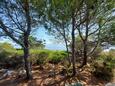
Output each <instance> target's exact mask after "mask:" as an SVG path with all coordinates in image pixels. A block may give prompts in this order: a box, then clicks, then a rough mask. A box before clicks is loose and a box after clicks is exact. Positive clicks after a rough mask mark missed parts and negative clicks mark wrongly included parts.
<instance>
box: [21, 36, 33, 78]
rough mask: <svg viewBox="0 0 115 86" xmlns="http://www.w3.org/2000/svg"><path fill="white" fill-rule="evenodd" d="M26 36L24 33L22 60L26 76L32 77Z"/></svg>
mask: <svg viewBox="0 0 115 86" xmlns="http://www.w3.org/2000/svg"><path fill="white" fill-rule="evenodd" d="M28 44H29V43H28V36H27V35H24V45H25V47H24V49H23V51H24V62H25V70H26V78H27V79H32V72H31V65H30V62H29V61H28V58H29V48H28Z"/></svg>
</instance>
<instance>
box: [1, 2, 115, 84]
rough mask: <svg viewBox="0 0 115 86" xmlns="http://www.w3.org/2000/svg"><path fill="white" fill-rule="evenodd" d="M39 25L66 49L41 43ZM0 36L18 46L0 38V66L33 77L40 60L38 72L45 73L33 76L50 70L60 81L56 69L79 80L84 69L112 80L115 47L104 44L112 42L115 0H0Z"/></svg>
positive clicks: (114, 39) (113, 42) (101, 77)
mask: <svg viewBox="0 0 115 86" xmlns="http://www.w3.org/2000/svg"><path fill="white" fill-rule="evenodd" d="M39 28H41V30H42V29H44V30H43V32H47V33H48V34H47V35H51V36H53V37H54V38H55V40H56V41H58V42H59V43H62V44H65V48H66V50H63V51H60V50H58V51H56V50H47V49H45V42H46V43H47V41H45V40H44V39H43V38H42V37H41V38H39V35H35V34H38V33H37V31H39ZM34 33H35V34H34ZM40 34H42V31H41V32H40ZM0 38H3V39H5V38H7V39H10V40H11V41H13V42H15V43H16V44H17V45H18V46H19V47H20V48H19V49H16V48H14V46H11V44H8V43H0V68H1V69H2V68H4V69H6V70H7V69H9V70H13V71H16V72H18V69H20V71H21V74H19V76H18V77H21V76H20V75H22V76H23V75H25V78H26V79H28V80H32V79H33V78H35V73H34V72H35V71H36V70H35V69H34V68H36V67H38V66H39V67H40V69H41V70H37V72H38V73H40V72H43V75H42V73H41V74H39V75H38V76H37V77H39V76H44V75H45V77H46V76H53V77H52V78H53V79H54V83H57V82H56V81H59V80H56V79H60V78H59V77H58V78H56V76H58V75H60V76H64V78H66V79H67V80H69V79H68V78H70V77H72V78H77V79H74V80H77V82H78V81H80V80H82V79H83V75H82V73H83V72H87V73H88V74H90V76H93V78H95V77H96V78H99V79H102V80H105V81H111V80H112V79H113V77H114V74H113V73H114V71H115V64H114V63H115V50H109V51H108V52H107V51H106V52H105V50H106V49H108V48H110V47H114V45H115V1H114V0H0ZM46 40H47V37H46ZM2 42H3V41H2ZM57 44H58V43H57ZM21 68H23V69H21ZM9 70H8V72H7V75H9ZM23 70H25V74H22V71H23ZM44 72H45V73H44ZM19 73H20V72H19ZM23 73H24V72H23ZM80 74H81V75H80ZM2 75H3V77H4V76H7V75H4V74H2ZM14 75H15V76H16V74H14ZM17 75H18V74H17ZM85 75H87V74H85ZM3 77H0V79H2V78H3ZM87 77H89V76H87ZM61 78H62V79H64V78H63V77H61ZM85 79H86V78H85ZM90 79H92V78H90ZM60 80H61V79H60ZM87 80H88V79H86V81H87ZM113 80H114V79H113ZM51 81H52V80H51ZM94 81H95V80H94ZM72 82H73V81H72ZM72 82H71V83H72ZM64 83H66V80H65V81H64ZM71 83H70V84H71ZM39 84H40V83H39ZM64 85H65V84H64ZM78 85H80V84H79V83H78ZM43 86H44V84H43ZM48 86H55V84H54V85H52V84H50V85H49V84H48Z"/></svg>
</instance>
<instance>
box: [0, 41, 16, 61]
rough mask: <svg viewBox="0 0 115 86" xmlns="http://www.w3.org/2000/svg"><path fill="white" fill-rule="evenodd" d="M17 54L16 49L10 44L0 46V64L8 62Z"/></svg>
mask: <svg viewBox="0 0 115 86" xmlns="http://www.w3.org/2000/svg"><path fill="white" fill-rule="evenodd" d="M14 54H15V49H14V48H13V47H12V46H11V45H10V44H8V43H1V44H0V62H2V61H4V60H7V59H8V58H9V57H12V56H13V55H14Z"/></svg>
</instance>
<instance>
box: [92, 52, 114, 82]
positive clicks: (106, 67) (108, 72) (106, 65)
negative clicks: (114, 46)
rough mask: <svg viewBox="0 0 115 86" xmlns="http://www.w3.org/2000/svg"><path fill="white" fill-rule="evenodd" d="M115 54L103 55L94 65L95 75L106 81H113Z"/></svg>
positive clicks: (107, 53)
mask: <svg viewBox="0 0 115 86" xmlns="http://www.w3.org/2000/svg"><path fill="white" fill-rule="evenodd" d="M114 63H115V52H111V51H110V52H106V53H102V54H101V55H100V57H98V58H97V59H96V61H95V63H94V64H93V67H94V71H93V74H94V75H95V76H96V77H98V78H101V79H104V80H107V81H109V80H111V79H112V77H113V69H114V68H115V64H114Z"/></svg>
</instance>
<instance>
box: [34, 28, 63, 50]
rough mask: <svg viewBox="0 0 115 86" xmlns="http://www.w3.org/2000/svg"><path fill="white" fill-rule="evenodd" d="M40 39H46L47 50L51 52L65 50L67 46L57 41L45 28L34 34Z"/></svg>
mask: <svg viewBox="0 0 115 86" xmlns="http://www.w3.org/2000/svg"><path fill="white" fill-rule="evenodd" d="M32 34H33V35H35V37H37V38H38V39H44V40H45V41H46V49H51V50H65V45H64V44H63V43H59V42H56V41H55V38H54V36H51V35H49V34H48V32H47V31H46V30H45V29H44V27H41V28H39V29H38V30H36V31H35V32H33V33H32Z"/></svg>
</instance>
